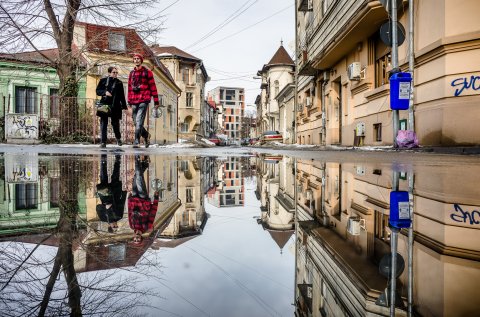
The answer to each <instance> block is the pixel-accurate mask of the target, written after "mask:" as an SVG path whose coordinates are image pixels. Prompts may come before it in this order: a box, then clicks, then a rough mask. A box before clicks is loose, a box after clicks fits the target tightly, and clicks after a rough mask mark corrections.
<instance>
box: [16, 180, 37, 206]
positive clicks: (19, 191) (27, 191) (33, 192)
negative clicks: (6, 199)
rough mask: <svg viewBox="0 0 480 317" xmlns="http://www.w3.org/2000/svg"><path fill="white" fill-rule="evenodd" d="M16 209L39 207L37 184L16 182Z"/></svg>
mask: <svg viewBox="0 0 480 317" xmlns="http://www.w3.org/2000/svg"><path fill="white" fill-rule="evenodd" d="M15 209H16V210H24V209H37V184H15Z"/></svg>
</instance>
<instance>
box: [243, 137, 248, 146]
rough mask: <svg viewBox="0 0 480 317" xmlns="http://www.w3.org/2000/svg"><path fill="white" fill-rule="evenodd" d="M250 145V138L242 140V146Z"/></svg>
mask: <svg viewBox="0 0 480 317" xmlns="http://www.w3.org/2000/svg"><path fill="white" fill-rule="evenodd" d="M249 144H250V138H243V139H242V145H249Z"/></svg>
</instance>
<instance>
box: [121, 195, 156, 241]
mask: <svg viewBox="0 0 480 317" xmlns="http://www.w3.org/2000/svg"><path fill="white" fill-rule="evenodd" d="M157 208H158V199H156V198H155V199H154V200H153V202H151V201H150V199H148V198H140V197H132V196H130V197H128V223H129V224H130V228H132V229H133V230H139V231H141V232H147V231H148V230H151V229H152V228H153V221H154V220H155V215H156V214H157Z"/></svg>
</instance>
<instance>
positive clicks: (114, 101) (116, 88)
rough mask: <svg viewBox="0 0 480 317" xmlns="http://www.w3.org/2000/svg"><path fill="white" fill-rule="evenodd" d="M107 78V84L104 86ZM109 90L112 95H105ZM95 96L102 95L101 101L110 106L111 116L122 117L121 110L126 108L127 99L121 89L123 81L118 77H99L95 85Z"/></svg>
mask: <svg viewBox="0 0 480 317" xmlns="http://www.w3.org/2000/svg"><path fill="white" fill-rule="evenodd" d="M107 79H108V85H107V87H105V85H106V83H107ZM107 91H109V92H110V93H111V94H112V97H109V96H105V93H106V92H107ZM97 96H101V97H102V101H104V102H105V103H106V104H108V105H111V106H112V113H111V115H110V116H111V117H112V118H118V119H122V110H126V109H127V101H126V100H125V92H124V90H123V83H122V81H121V80H120V79H118V78H113V77H105V78H102V79H100V81H99V82H98V85H97Z"/></svg>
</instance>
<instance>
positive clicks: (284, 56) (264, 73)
mask: <svg viewBox="0 0 480 317" xmlns="http://www.w3.org/2000/svg"><path fill="white" fill-rule="evenodd" d="M294 70H295V63H294V62H293V60H292V58H291V57H290V55H289V54H288V53H287V51H286V50H285V48H284V47H283V44H282V45H280V47H279V48H278V50H277V51H276V52H275V54H274V55H273V57H272V58H271V59H270V61H269V62H268V64H265V65H263V68H262V69H261V70H259V71H258V72H257V75H258V76H260V77H261V79H262V84H261V86H260V88H261V93H260V100H259V105H258V106H257V107H258V108H257V114H258V113H260V114H261V116H258V128H259V132H260V134H261V133H262V132H264V131H269V130H277V131H280V130H282V129H283V131H282V135H283V137H284V138H285V139H287V138H288V139H289V140H291V135H293V131H292V129H291V126H292V124H291V122H288V123H287V122H285V120H286V119H287V118H286V112H292V114H291V115H290V116H289V118H292V117H293V110H294V109H293V108H291V104H290V103H289V104H288V107H289V108H290V109H286V110H285V109H283V115H282V116H281V115H280V106H282V107H284V108H285V107H286V105H287V103H283V99H282V103H281V104H279V102H278V100H277V96H279V94H280V92H281V91H283V89H284V88H285V87H286V86H288V85H290V84H292V83H293V81H294ZM287 126H288V127H289V129H288V130H287V129H286V127H287Z"/></svg>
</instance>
